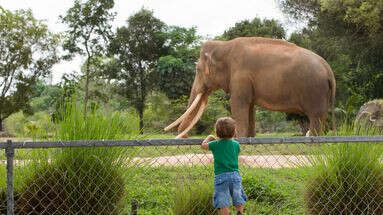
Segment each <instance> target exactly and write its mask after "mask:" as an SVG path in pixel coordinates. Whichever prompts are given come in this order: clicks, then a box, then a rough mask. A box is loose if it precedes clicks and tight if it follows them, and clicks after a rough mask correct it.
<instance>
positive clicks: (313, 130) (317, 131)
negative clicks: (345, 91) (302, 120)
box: [309, 114, 327, 136]
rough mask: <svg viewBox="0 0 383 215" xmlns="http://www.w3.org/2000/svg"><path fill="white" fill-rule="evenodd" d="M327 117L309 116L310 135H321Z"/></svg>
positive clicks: (324, 115)
mask: <svg viewBox="0 0 383 215" xmlns="http://www.w3.org/2000/svg"><path fill="white" fill-rule="evenodd" d="M326 119H327V115H326V114H323V115H322V116H309V120H310V135H314V136H319V135H321V134H322V133H323V130H324V129H323V128H324V127H325V125H326Z"/></svg>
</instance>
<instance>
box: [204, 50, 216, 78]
mask: <svg viewBox="0 0 383 215" xmlns="http://www.w3.org/2000/svg"><path fill="white" fill-rule="evenodd" d="M205 57H206V67H207V68H206V69H205V74H206V75H209V74H210V70H211V67H212V66H213V65H215V61H214V59H213V57H212V53H208V52H205Z"/></svg>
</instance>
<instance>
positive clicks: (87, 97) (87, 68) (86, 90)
mask: <svg viewBox="0 0 383 215" xmlns="http://www.w3.org/2000/svg"><path fill="white" fill-rule="evenodd" d="M89 61H90V58H89V57H88V60H87V62H86V71H85V98H84V117H85V119H86V116H87V112H88V99H89Z"/></svg>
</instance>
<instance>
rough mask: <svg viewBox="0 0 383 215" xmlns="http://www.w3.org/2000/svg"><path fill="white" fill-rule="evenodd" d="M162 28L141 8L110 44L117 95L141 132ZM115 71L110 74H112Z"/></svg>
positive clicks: (161, 47) (163, 38)
mask: <svg viewBox="0 0 383 215" xmlns="http://www.w3.org/2000/svg"><path fill="white" fill-rule="evenodd" d="M165 29H166V25H165V23H163V22H162V21H161V20H159V19H157V18H156V17H154V16H153V12H152V11H149V10H146V9H141V10H140V11H139V12H137V13H136V14H134V15H132V16H131V17H129V18H128V20H127V26H123V27H120V28H118V29H117V33H116V36H115V38H114V39H113V40H112V41H111V44H110V49H109V50H110V54H111V55H113V56H114V57H115V58H116V60H117V62H118V65H119V69H118V70H112V71H111V74H110V75H111V76H113V77H114V78H115V79H116V81H117V83H118V85H119V90H118V91H117V92H118V93H119V94H121V95H123V96H125V97H126V98H128V99H129V101H130V102H131V104H132V105H133V107H134V108H135V109H136V110H137V112H138V116H139V118H140V129H141V133H142V132H143V130H142V129H143V126H144V122H143V114H144V109H145V100H146V96H147V94H148V92H150V90H151V89H153V83H155V82H154V81H153V80H152V78H153V75H154V74H153V73H154V67H155V65H156V62H157V60H158V58H159V57H160V56H161V55H162V53H164V52H165V51H166V49H165V41H166V36H165ZM113 71H114V72H115V73H114V74H112V72H113Z"/></svg>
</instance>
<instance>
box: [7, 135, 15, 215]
mask: <svg viewBox="0 0 383 215" xmlns="http://www.w3.org/2000/svg"><path fill="white" fill-rule="evenodd" d="M5 153H6V156H7V214H8V215H14V205H15V204H14V196H13V156H14V155H15V149H14V148H13V146H12V141H11V140H8V141H7V148H6V149H5Z"/></svg>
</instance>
